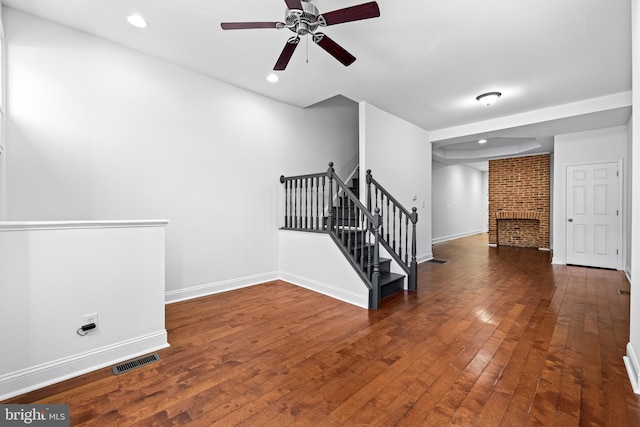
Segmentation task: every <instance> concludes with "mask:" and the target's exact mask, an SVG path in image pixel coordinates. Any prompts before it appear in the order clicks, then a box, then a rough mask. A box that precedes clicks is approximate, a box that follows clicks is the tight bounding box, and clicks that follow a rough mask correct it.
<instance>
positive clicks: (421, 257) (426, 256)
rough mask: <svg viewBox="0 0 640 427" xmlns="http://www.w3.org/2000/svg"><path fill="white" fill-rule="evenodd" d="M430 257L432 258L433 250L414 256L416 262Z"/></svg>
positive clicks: (421, 261) (427, 259)
mask: <svg viewBox="0 0 640 427" xmlns="http://www.w3.org/2000/svg"><path fill="white" fill-rule="evenodd" d="M430 259H433V252H429V253H428V254H423V255H418V256H416V262H417V263H418V264H420V263H423V262H425V261H429V260H430Z"/></svg>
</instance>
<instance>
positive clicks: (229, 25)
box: [220, 22, 279, 30]
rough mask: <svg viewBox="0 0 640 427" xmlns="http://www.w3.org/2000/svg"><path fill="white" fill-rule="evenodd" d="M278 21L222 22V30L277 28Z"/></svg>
mask: <svg viewBox="0 0 640 427" xmlns="http://www.w3.org/2000/svg"><path fill="white" fill-rule="evenodd" d="M278 24H279V22H223V23H221V24H220V26H221V27H222V29H223V30H248V29H251V28H278Z"/></svg>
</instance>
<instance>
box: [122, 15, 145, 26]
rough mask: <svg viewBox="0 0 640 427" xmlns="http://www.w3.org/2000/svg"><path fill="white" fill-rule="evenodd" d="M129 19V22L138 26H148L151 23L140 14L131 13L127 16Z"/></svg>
mask: <svg viewBox="0 0 640 427" xmlns="http://www.w3.org/2000/svg"><path fill="white" fill-rule="evenodd" d="M127 21H128V22H129V24H131V25H133V26H134V27H137V28H147V26H148V25H149V24H147V21H145V19H144V18H143V17H142V16H140V15H129V16H127Z"/></svg>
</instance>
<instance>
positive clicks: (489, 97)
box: [476, 92, 502, 105]
mask: <svg viewBox="0 0 640 427" xmlns="http://www.w3.org/2000/svg"><path fill="white" fill-rule="evenodd" d="M501 96H502V94H501V93H500V92H487V93H483V94H482V95H478V96H476V99H477V100H478V102H480V103H481V104H485V105H491V104H493V103H494V102H496V101H497V100H498V98H500V97H501Z"/></svg>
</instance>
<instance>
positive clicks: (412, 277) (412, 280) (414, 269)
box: [408, 206, 418, 291]
mask: <svg viewBox="0 0 640 427" xmlns="http://www.w3.org/2000/svg"><path fill="white" fill-rule="evenodd" d="M409 218H410V219H411V224H412V229H413V232H412V233H411V266H410V267H409V286H408V288H409V290H410V291H415V290H417V289H418V262H417V260H416V251H417V250H416V223H417V222H418V208H416V207H415V206H414V207H413V208H412V209H411V216H410V217H409Z"/></svg>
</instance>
